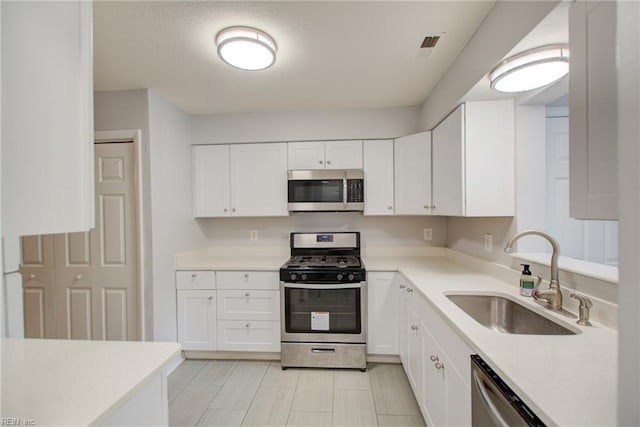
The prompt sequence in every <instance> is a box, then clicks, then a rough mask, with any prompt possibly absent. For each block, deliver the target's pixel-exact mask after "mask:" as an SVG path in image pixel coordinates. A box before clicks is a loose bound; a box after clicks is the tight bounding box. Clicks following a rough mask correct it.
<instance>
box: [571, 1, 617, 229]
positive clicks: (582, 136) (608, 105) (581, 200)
mask: <svg viewBox="0 0 640 427" xmlns="http://www.w3.org/2000/svg"><path fill="white" fill-rule="evenodd" d="M569 40H570V45H569V48H570V50H571V56H570V59H569V62H570V68H571V79H570V80H569V110H570V111H571V114H570V115H569V135H570V138H569V144H570V145H569V147H570V148H569V152H570V157H569V172H570V176H569V185H570V188H569V191H570V214H571V217H573V218H578V219H617V218H618V209H617V208H618V196H617V188H618V175H617V174H616V173H615V171H617V169H618V161H617V153H618V149H617V142H616V141H617V117H618V115H617V72H616V59H615V54H616V2H608V1H602V2H575V3H573V4H572V5H571V8H570V9H569Z"/></svg>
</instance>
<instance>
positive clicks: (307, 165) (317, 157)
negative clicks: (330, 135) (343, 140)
mask: <svg viewBox="0 0 640 427" xmlns="http://www.w3.org/2000/svg"><path fill="white" fill-rule="evenodd" d="M287 149H288V152H289V160H288V165H289V166H288V168H289V169H324V166H325V165H324V142H290V143H288V144H287Z"/></svg>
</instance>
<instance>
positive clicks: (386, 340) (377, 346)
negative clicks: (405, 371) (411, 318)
mask: <svg viewBox="0 0 640 427" xmlns="http://www.w3.org/2000/svg"><path fill="white" fill-rule="evenodd" d="M395 276H396V273H393V272H368V273H367V301H368V306H367V313H368V315H367V316H368V319H367V353H369V354H398V329H397V324H398V312H397V310H398V302H397V300H398V292H397V290H396V287H395V282H394V280H393V279H394V277H395Z"/></svg>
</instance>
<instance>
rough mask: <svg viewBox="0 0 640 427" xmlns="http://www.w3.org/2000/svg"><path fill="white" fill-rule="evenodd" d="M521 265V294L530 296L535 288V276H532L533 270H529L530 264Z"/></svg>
mask: <svg viewBox="0 0 640 427" xmlns="http://www.w3.org/2000/svg"><path fill="white" fill-rule="evenodd" d="M520 265H521V266H522V267H523V269H522V276H520V295H524V296H525V297H530V296H531V294H532V293H533V288H534V287H535V283H534V281H533V277H532V276H531V270H529V264H520Z"/></svg>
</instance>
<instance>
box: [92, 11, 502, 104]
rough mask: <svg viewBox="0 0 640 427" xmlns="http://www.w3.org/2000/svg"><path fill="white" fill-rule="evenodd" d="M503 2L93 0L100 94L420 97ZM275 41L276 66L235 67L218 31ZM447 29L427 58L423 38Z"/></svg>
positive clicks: (340, 100) (204, 100)
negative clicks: (222, 55)
mask: <svg viewBox="0 0 640 427" xmlns="http://www.w3.org/2000/svg"><path fill="white" fill-rule="evenodd" d="M493 3H494V2H493V1H468V2H462V1H442V2H437V1H409V2H401V1H374V2H368V1H319V2H314V1H288V2H272V1H259V2H246V1H229V2H218V1H215V2H214V1H182V2H148V1H129V2H110V1H99V2H96V3H94V12H93V13H94V46H95V48H94V56H95V59H94V76H95V78H94V84H95V88H96V90H122V89H139V88H151V89H154V90H156V91H158V92H159V93H160V94H162V95H163V96H164V97H166V98H167V99H169V100H170V101H171V102H173V103H174V104H175V105H176V106H178V107H180V108H181V109H183V110H184V111H186V112H188V113H192V114H204V113H234V112H259V111H292V110H322V109H343V108H375V107H393V106H407V105H419V104H421V103H422V102H423V101H424V100H425V99H426V97H427V95H428V94H429V92H430V91H431V89H432V88H433V87H434V85H435V84H436V83H437V82H438V80H439V79H440V77H441V76H442V75H443V73H444V72H445V71H446V70H447V68H448V67H449V65H450V64H451V63H452V62H453V60H454V59H455V58H456V56H457V55H458V53H459V52H460V51H461V50H462V48H463V47H464V45H465V44H466V42H467V41H468V40H469V38H470V37H471V36H472V35H473V33H474V31H475V30H476V28H477V27H478V26H479V25H480V23H481V22H482V20H483V18H484V17H485V16H486V14H487V13H488V12H489V10H490V9H491V7H492V5H493ZM233 25H248V26H253V27H257V28H260V29H262V30H264V31H266V32H268V33H269V34H271V36H273V37H274V39H275V40H276V43H277V44H278V59H277V61H276V63H275V65H274V66H273V67H271V68H269V69H268V70H265V71H260V72H249V71H241V70H237V69H233V68H231V67H229V66H228V65H226V64H224V63H223V62H222V61H221V60H220V59H219V58H218V56H217V54H216V47H215V44H214V37H215V35H216V33H217V32H218V31H220V30H221V29H223V28H225V27H228V26H233ZM428 35H441V38H440V41H439V42H438V45H437V46H436V47H435V48H434V49H433V50H432V52H431V53H430V54H429V55H428V56H427V57H426V58H425V57H424V56H425V55H423V54H421V51H420V49H419V46H420V43H421V42H422V40H423V38H424V37H425V36H428Z"/></svg>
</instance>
